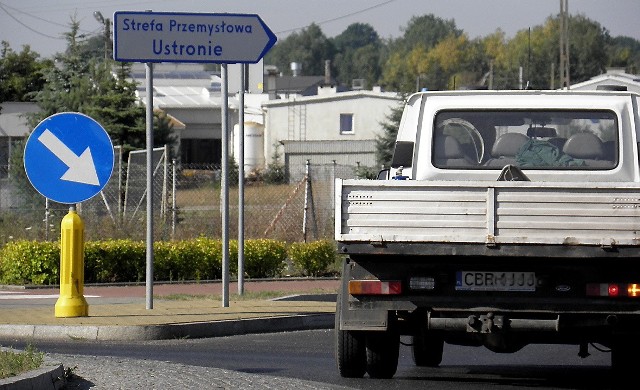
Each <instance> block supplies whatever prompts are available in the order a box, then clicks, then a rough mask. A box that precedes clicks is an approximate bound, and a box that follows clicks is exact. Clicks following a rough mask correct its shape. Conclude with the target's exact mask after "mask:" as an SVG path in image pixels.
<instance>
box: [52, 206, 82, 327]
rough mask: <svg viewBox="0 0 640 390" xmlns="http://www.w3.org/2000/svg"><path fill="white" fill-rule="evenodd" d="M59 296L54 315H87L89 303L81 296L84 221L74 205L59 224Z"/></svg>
mask: <svg viewBox="0 0 640 390" xmlns="http://www.w3.org/2000/svg"><path fill="white" fill-rule="evenodd" d="M60 234H61V235H60V237H61V238H60V297H59V298H58V301H57V302H56V309H55V314H56V317H86V316H88V315H89V305H88V304H87V301H86V300H85V299H84V295H83V292H84V223H83V222H82V219H81V218H80V216H79V215H78V214H77V213H76V210H75V207H71V208H69V213H68V214H67V215H66V216H65V217H64V218H62V223H61V224H60Z"/></svg>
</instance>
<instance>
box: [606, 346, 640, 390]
mask: <svg viewBox="0 0 640 390" xmlns="http://www.w3.org/2000/svg"><path fill="white" fill-rule="evenodd" d="M639 349H640V338H638V337H636V336H627V337H623V336H618V337H616V339H615V340H614V342H613V345H612V346H611V370H612V371H613V373H614V378H616V379H617V380H619V381H622V383H627V382H625V381H626V380H627V379H630V378H632V377H635V376H637V371H638V361H637V355H638V350H639Z"/></svg>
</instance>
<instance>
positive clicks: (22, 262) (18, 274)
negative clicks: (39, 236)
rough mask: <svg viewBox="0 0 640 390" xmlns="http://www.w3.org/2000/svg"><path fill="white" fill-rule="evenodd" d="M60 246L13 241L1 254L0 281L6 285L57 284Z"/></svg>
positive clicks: (51, 243) (37, 242)
mask: <svg viewBox="0 0 640 390" xmlns="http://www.w3.org/2000/svg"><path fill="white" fill-rule="evenodd" d="M59 270H60V244H59V243H57V242H49V241H44V242H39V241H12V242H9V243H7V244H6V245H5V246H4V248H2V252H0V281H1V282H2V283H5V284H18V285H21V284H57V283H58V281H59V273H60V272H59Z"/></svg>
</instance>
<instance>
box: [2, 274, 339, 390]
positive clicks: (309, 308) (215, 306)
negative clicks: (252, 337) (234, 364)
mask: <svg viewBox="0 0 640 390" xmlns="http://www.w3.org/2000/svg"><path fill="white" fill-rule="evenodd" d="M338 285H339V281H338V280H335V279H279V280H259V281H246V282H245V284H244V287H245V289H244V291H245V292H246V293H249V292H260V291H280V292H283V293H284V295H285V297H284V298H282V299H270V300H266V299H265V300H259V299H256V300H233V299H230V300H229V306H228V307H223V305H222V301H221V299H212V297H211V296H213V295H217V296H218V297H219V296H220V295H221V293H222V285H221V283H219V282H217V283H172V284H161V283H159V284H156V285H154V286H153V299H152V303H153V305H152V306H153V308H152V309H147V296H146V286H144V285H139V286H85V287H84V292H83V296H84V297H85V299H86V300H87V303H88V305H89V315H88V316H86V317H72V318H56V317H55V303H56V301H57V298H58V297H59V293H60V292H59V289H50V288H49V289H43V288H16V287H10V286H0V338H4V339H29V340H46V339H60V340H72V339H87V340H101V341H102V340H159V339H173V338H181V337H188V338H198V337H217V336H229V335H236V334H245V333H262V332H281V331H289V330H303V329H321V328H331V327H333V319H334V312H335V293H336V291H337V289H338ZM237 291H238V290H237V284H235V283H230V285H229V293H230V294H231V296H232V297H233V294H236V293H237ZM181 295H191V296H201V298H200V299H189V300H175V299H168V298H171V297H174V298H175V297H176V296H181ZM47 358H48V363H47V364H45V366H43V367H42V368H40V369H38V370H34V371H31V372H28V373H25V374H23V375H20V376H18V377H11V378H7V379H4V380H0V389H11V390H18V389H20V390H22V389H36V388H37V389H43V390H49V389H50V390H58V389H61V388H68V389H92V390H93V389H133V388H184V389H192V388H194V389H195V388H211V387H212V386H213V387H214V388H220V389H244V388H252V389H265V390H267V389H269V390H271V389H276V388H277V389H283V390H289V389H309V390H312V389H314V390H315V389H338V388H340V387H339V386H331V385H326V384H321V383H315V382H309V381H302V380H294V379H290V378H287V379H284V378H277V377H271V376H265V375H255V374H246V373H240V372H233V371H228V370H222V369H216V368H206V367H195V366H186V365H179V364H171V363H167V362H156V361H150V360H135V359H122V358H112V357H99V356H70V355H56V354H49V355H48V356H47ZM65 367H67V368H72V367H74V370H73V372H74V377H73V378H71V379H70V380H64V379H62V378H63V376H64V370H65ZM176 372H180V375H175V373H176ZM123 374H124V375H123Z"/></svg>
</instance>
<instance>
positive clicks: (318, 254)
mask: <svg viewBox="0 0 640 390" xmlns="http://www.w3.org/2000/svg"><path fill="white" fill-rule="evenodd" d="M287 252H288V255H289V259H290V260H291V262H292V263H293V265H294V267H296V269H298V270H299V271H300V272H302V274H303V275H305V276H321V275H322V274H323V273H325V272H326V271H327V269H328V268H329V266H330V265H332V264H333V263H335V261H336V246H335V244H334V243H333V242H331V241H327V240H319V241H314V242H311V243H298V242H296V243H292V244H291V245H289V248H288V250H287Z"/></svg>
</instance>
